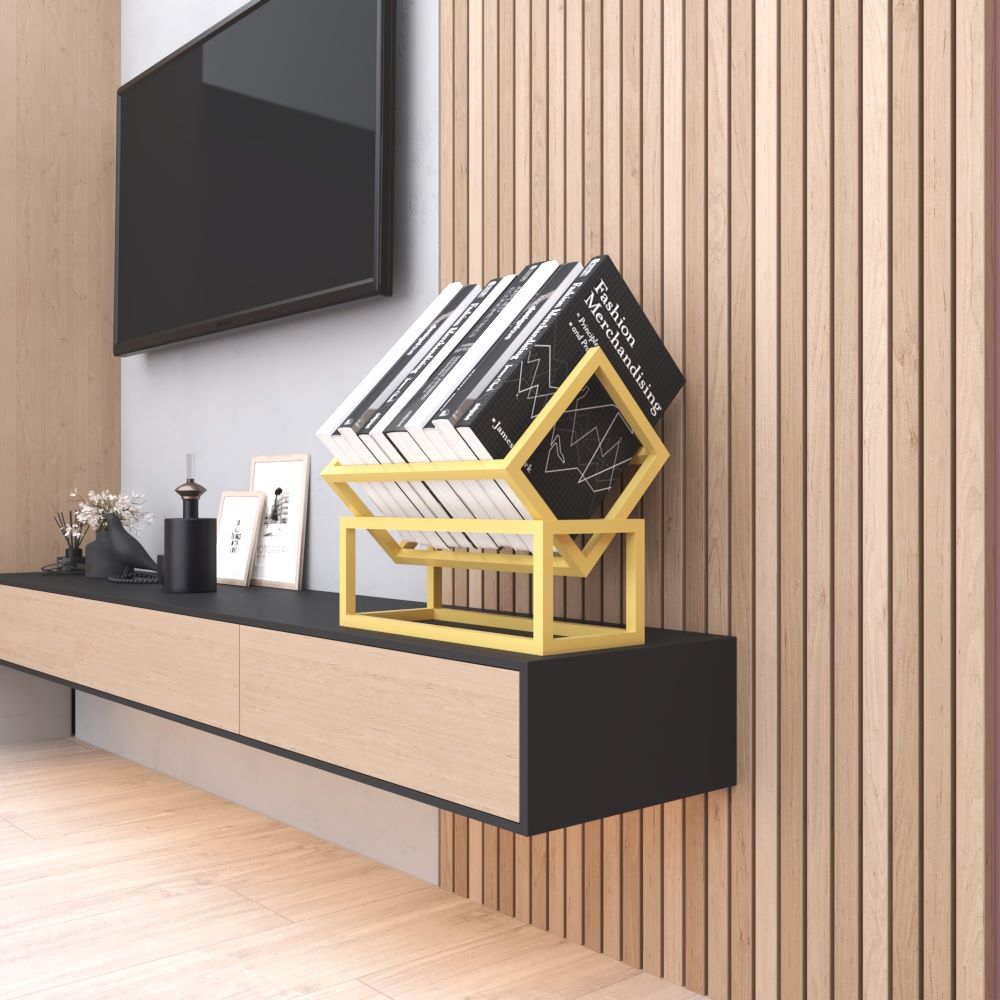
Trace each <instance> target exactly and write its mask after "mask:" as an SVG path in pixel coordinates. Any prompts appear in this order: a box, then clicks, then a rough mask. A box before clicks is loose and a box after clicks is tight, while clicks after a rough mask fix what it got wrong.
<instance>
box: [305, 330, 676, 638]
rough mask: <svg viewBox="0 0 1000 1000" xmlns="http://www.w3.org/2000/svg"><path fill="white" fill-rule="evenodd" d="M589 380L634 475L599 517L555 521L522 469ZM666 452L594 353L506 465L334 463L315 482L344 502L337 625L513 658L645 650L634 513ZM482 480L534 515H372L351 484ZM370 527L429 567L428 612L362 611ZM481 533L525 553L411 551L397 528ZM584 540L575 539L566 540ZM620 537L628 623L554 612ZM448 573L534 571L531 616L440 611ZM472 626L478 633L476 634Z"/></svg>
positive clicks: (386, 543) (395, 551)
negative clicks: (626, 443)
mask: <svg viewBox="0 0 1000 1000" xmlns="http://www.w3.org/2000/svg"><path fill="white" fill-rule="evenodd" d="M594 376H596V377H597V378H598V379H599V381H600V382H601V384H602V385H603V386H604V388H605V389H606V390H607V392H608V395H609V396H610V397H611V398H612V399H613V400H614V402H615V403H616V404H617V406H618V408H619V409H620V410H621V412H622V415H623V416H624V417H625V419H626V420H627V421H628V423H629V426H630V427H631V428H632V431H633V433H634V434H635V435H636V437H638V438H639V441H640V445H641V447H640V450H639V451H638V453H637V454H636V456H635V459H634V460H633V465H634V472H633V474H632V477H631V478H630V479H629V480H628V482H627V483H626V484H625V485H624V487H623V488H622V491H621V493H620V494H619V496H618V498H617V499H616V500H615V502H614V503H613V504H612V506H611V509H610V510H609V511H608V514H607V516H606V517H603V518H597V519H593V520H577V521H566V520H562V521H561V520H559V519H558V518H556V517H555V515H554V514H553V513H552V511H551V510H550V508H549V507H548V505H547V504H546V503H545V501H544V500H543V499H542V497H541V496H540V495H539V493H538V491H537V490H536V489H535V488H534V487H533V486H532V485H531V483H530V481H529V480H528V477H527V476H526V475H525V473H524V468H523V467H524V464H525V462H527V461H528V460H529V458H530V457H531V455H532V454H533V453H534V452H535V450H536V448H537V447H538V446H539V445H540V444H541V443H542V441H544V440H545V437H546V436H547V435H548V434H549V432H550V431H551V430H552V428H553V427H555V425H556V423H557V422H558V421H559V418H560V417H561V416H562V414H563V413H564V412H565V411H566V409H567V408H568V407H569V406H570V405H571V403H572V402H573V400H574V399H576V397H577V395H579V393H580V391H581V390H582V389H583V387H584V386H585V385H586V384H587V382H589V381H590V379H591V378H593V377H594ZM669 457H670V453H669V452H668V451H667V449H666V447H665V446H664V444H663V442H662V441H661V440H660V439H659V437H658V435H657V434H656V431H655V430H654V429H653V426H652V425H651V424H650V422H649V420H648V419H647V417H646V414H645V413H644V412H643V409H642V407H640V406H639V404H638V403H637V402H636V401H635V399H634V398H633V397H632V394H631V393H630V392H629V390H628V388H627V387H626V385H625V383H624V382H623V381H622V379H621V377H620V376H619V375H618V373H617V372H616V371H615V370H614V368H613V366H612V364H611V362H610V360H609V359H608V358H607V356H606V355H605V354H604V352H603V351H602V350H601V349H600V348H597V347H593V348H591V349H590V350H589V351H587V353H586V354H585V355H584V356H583V358H582V359H581V360H580V362H579V364H577V366H576V367H575V368H574V369H573V371H572V372H571V373H570V375H569V377H568V378H567V379H566V381H565V382H563V384H562V385H561V386H560V387H559V388H558V389H557V390H556V392H555V393H554V394H553V395H552V397H551V398H550V399H549V401H548V402H547V403H546V405H545V407H544V408H543V409H542V411H541V413H539V414H538V416H537V417H536V418H535V420H534V421H533V422H532V424H531V426H530V427H529V428H528V429H527V430H526V431H525V432H524V434H522V435H521V437H520V439H519V440H518V441H517V442H516V443H515V445H514V447H513V448H511V450H510V451H509V452H508V454H507V456H506V457H505V458H503V459H495V460H492V461H474V460H469V461H455V462H424V463H405V464H403V463H401V464H397V465H355V466H343V465H340V464H339V463H338V462H337V460H336V459H334V460H333V461H331V462H330V464H329V465H328V466H327V467H326V468H325V469H324V470H323V473H322V477H323V479H324V480H326V482H327V483H328V484H329V486H330V488H331V489H332V490H333V491H334V492H335V493H336V494H337V496H338V497H340V499H341V500H342V501H343V503H344V506H346V507H347V509H348V510H349V511H350V512H351V516H349V517H342V518H341V522H340V621H341V624H342V625H345V626H348V627H350V628H359V629H367V630H369V631H379V632H390V633H395V634H397V635H407V636H413V637H418V638H429V639H443V640H445V641H448V642H457V643H461V644H463V645H471V646H483V645H485V644H489V645H490V646H491V647H493V648H496V649H504V650H507V651H509V652H518V653H533V654H539V655H542V654H548V653H557V652H572V651H578V650H586V649H607V648H612V647H618V646H632V645H638V644H641V643H642V642H643V641H644V640H645V618H644V609H645V592H644V590H645V569H644V559H645V548H644V528H645V525H644V522H643V521H642V520H641V519H638V518H630V517H629V515H630V514H631V513H632V511H633V510H634V509H635V508H636V506H637V505H638V503H639V501H640V500H641V499H642V496H643V494H644V493H645V492H646V490H647V489H648V488H649V486H650V484H651V483H652V482H653V480H654V479H655V478H656V476H657V474H658V473H659V471H660V469H662V468H663V466H664V464H665V463H666V461H667V459H668V458H669ZM462 479H466V480H468V479H479V480H482V479H489V480H498V481H502V482H505V483H506V484H507V485H508V486H509V487H510V489H511V490H512V491H513V492H514V493H515V494H516V495H517V497H518V499H519V500H520V502H521V504H522V506H523V507H524V509H525V510H526V511H527V512H528V514H529V515H530V518H531V519H530V520H516V519H515V520H482V519H478V518H422V517H414V518H403V517H377V516H375V515H373V514H372V512H371V511H370V510H369V509H368V508H367V507H366V506H365V504H364V503H363V501H362V500H361V498H360V497H359V496H358V494H357V493H356V492H355V491H354V490H353V489H352V488H351V485H350V484H351V483H365V482H400V481H423V482H432V481H435V480H462ZM358 531H367V532H369V533H370V534H371V535H372V537H373V538H374V539H375V540H376V541H377V542H378V544H379V545H380V546H381V547H382V549H383V550H384V551H385V552H386V554H387V555H388V556H389V558H390V559H392V560H393V562H396V563H398V564H400V565H419V566H426V567H427V602H426V605H425V606H423V607H416V608H402V609H397V610H392V611H367V612H359V611H358V610H357V598H356V589H355V587H356V584H355V581H356V569H357V566H356V550H357V545H356V541H357V532H358ZM394 531H396V532H399V531H431V532H433V531H440V532H461V531H466V532H486V533H494V532H495V533H498V534H507V535H511V534H514V535H525V536H528V537H530V538H531V539H532V545H531V550H532V551H531V553H530V554H529V553H504V552H456V551H453V550H450V549H432V548H417V547H416V546H415V545H414V543H413V542H398V541H397V540H396V539H395V538H394V537H393V535H392V532H394ZM574 535H578V536H584V537H585V538H586V541H585V542H584V543H583V544H581V543H579V542H578V541H577V540H576V539H575V538H574V537H573V536H574ZM616 535H623V536H624V538H625V564H624V566H623V573H624V580H625V625H624V627H620V626H610V625H596V624H588V623H576V622H564V621H558V620H556V619H555V617H554V614H553V591H554V579H555V577H557V576H574V577H586V576H588V575H589V574H590V573H591V571H592V570H593V569H594V567H595V566H596V565H597V563H598V562H599V561H600V559H601V556H602V555H604V553H605V551H606V550H607V548H608V546H609V545H610V544H611V541H612V539H613V538H614V537H615V536H616ZM446 568H451V569H480V570H500V571H505V572H515V573H530V574H531V575H532V581H533V586H532V597H533V609H532V613H531V615H530V616H523V615H509V614H496V613H493V612H488V611H475V610H466V609H458V608H446V607H444V606H443V604H442V600H441V571H442V570H443V569H446ZM469 626H476V627H477V628H476V629H471V628H469ZM482 630H487V631H488V633H489V634H488V635H484V634H483V632H482Z"/></svg>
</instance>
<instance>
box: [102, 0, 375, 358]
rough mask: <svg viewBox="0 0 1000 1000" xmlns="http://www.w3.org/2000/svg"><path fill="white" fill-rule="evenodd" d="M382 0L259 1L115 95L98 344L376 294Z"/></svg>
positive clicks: (133, 347) (142, 346)
mask: <svg viewBox="0 0 1000 1000" xmlns="http://www.w3.org/2000/svg"><path fill="white" fill-rule="evenodd" d="M392 22H393V0H260V2H257V3H252V4H249V5H248V6H246V7H244V8H242V9H241V10H239V11H238V12H237V13H235V14H234V15H233V16H232V17H230V18H229V19H228V20H226V21H224V22H222V23H221V24H219V25H217V26H216V27H214V28H212V29H211V30H210V31H208V32H207V33H206V34H204V35H202V36H201V37H200V38H198V39H196V40H195V41H193V42H192V43H191V44H190V45H188V46H186V47H185V48H183V49H181V50H180V51H179V52H176V53H174V54H173V55H171V56H169V57H168V58H166V59H164V60H163V61H162V62H160V63H158V64H157V65H156V66H154V67H152V68H151V69H149V70H148V71H146V72H145V73H143V74H142V75H141V76H138V77H136V78H135V79H133V80H131V81H129V82H128V83H126V84H125V85H124V86H123V87H122V88H121V89H120V90H119V92H118V199H117V212H118V216H117V267H116V283H115V339H114V350H115V354H119V355H121V354H130V353H134V352H136V351H143V350H146V349H148V348H151V347H156V346H159V345H162V344H167V343H170V342H172V341H176V340H183V339H186V338H189V337H195V336H199V335H202V334H206V333H212V332H215V331H218V330H228V329H231V328H233V327H237V326H243V325H245V324H247V323H254V322H258V321H260V320H263V319H269V318H273V317H276V316H282V315H287V314H289V313H293V312H301V311H303V310H306V309H315V308H318V307H320V306H326V305H332V304H334V303H337V302H344V301H347V300H349V299H356V298H361V297H363V296H368V295H376V294H389V292H390V291H391V245H390V244H391V229H390V226H391V215H392V207H391V196H390V195H391V156H392V135H391V131H392V129H391V122H392V44H393V42H392V35H393V30H392V29H393V23H392Z"/></svg>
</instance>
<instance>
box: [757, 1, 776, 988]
mask: <svg viewBox="0 0 1000 1000" xmlns="http://www.w3.org/2000/svg"><path fill="white" fill-rule="evenodd" d="M754 32H755V43H754V44H755V60H754V68H755V79H754V107H755V130H756V131H755V139H756V141H755V151H754V152H755V163H754V181H755V191H754V198H755V203H756V211H755V218H756V228H755V233H754V272H755V273H754V282H755V288H754V306H755V312H754V323H755V327H756V330H755V358H754V379H755V381H754V386H755V393H754V396H755V412H754V428H755V429H754V446H755V449H756V451H755V482H754V489H755V495H754V516H755V527H754V536H755V550H756V551H755V559H754V564H755V575H754V594H755V598H754V600H755V609H756V619H755V624H754V639H755V642H754V661H755V667H756V677H755V713H754V725H755V728H756V734H757V739H756V751H755V757H754V760H755V764H756V777H755V788H756V801H755V809H754V821H755V822H754V873H755V874H754V877H755V884H756V893H755V899H754V924H755V927H754V974H755V990H756V994H755V995H756V996H759V997H777V996H778V990H779V980H778V913H779V903H778V898H779V897H778V890H779V872H778V781H779V771H778V740H777V734H778V729H779V725H780V714H779V700H778V699H779V693H778V668H779V664H778V656H777V650H778V644H779V618H778V565H779V558H780V550H779V543H778V464H777V462H778V414H777V403H778V391H779V390H778V336H777V331H778V321H779V310H778V252H779V246H778V57H779V47H778V45H779V39H778V9H777V2H776V0H759V2H758V3H757V4H756V20H755V28H754Z"/></svg>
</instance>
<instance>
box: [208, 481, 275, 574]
mask: <svg viewBox="0 0 1000 1000" xmlns="http://www.w3.org/2000/svg"><path fill="white" fill-rule="evenodd" d="M265 502H266V498H265V496H264V494H263V493H260V492H255V491H253V490H223V492H222V497H221V499H220V500H219V522H218V535H217V541H216V551H215V565H216V570H215V573H216V578H217V580H218V582H219V583H229V584H233V585H234V586H237V587H248V586H250V575H251V574H252V573H253V567H254V562H255V561H256V559H257V546H258V544H259V542H260V528H261V522H262V521H263V519H264V503H265Z"/></svg>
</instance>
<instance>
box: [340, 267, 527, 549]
mask: <svg viewBox="0 0 1000 1000" xmlns="http://www.w3.org/2000/svg"><path fill="white" fill-rule="evenodd" d="M513 278H514V276H513V275H508V276H507V277H504V278H495V279H493V280H492V281H489V282H487V283H486V285H484V286H483V287H482V288H481V289H479V291H478V293H477V294H476V295H475V296H473V297H472V298H471V299H465V300H464V301H463V303H462V306H461V307H460V308H458V309H456V310H455V311H454V313H453V314H452V315H451V317H450V318H449V325H448V326H447V327H446V328H445V329H444V330H443V331H442V333H441V335H440V336H439V337H437V339H436V341H435V343H434V344H433V345H432V346H431V347H430V349H429V350H428V351H426V352H425V353H424V354H423V355H422V356H421V357H420V358H419V359H417V360H416V361H415V362H414V363H413V364H412V365H410V367H409V368H408V369H407V371H406V372H405V374H404V375H403V376H402V377H401V378H399V379H398V380H397V381H396V384H395V385H394V386H393V387H391V391H390V392H389V393H388V394H387V395H386V396H385V398H384V400H383V401H382V402H381V403H380V405H379V406H378V407H377V409H376V410H375V411H374V412H373V413H372V415H371V417H370V418H369V419H368V420H367V422H366V423H365V424H364V426H363V427H360V428H359V429H358V435H359V437H360V438H361V440H362V441H363V442H364V443H365V444H366V445H367V446H368V448H369V449H370V450H371V451H372V452H373V453H375V454H376V455H379V456H383V457H384V460H385V461H387V462H426V461H427V460H428V457H427V456H425V455H422V454H410V453H408V452H401V451H399V450H398V448H397V447H396V445H395V443H394V442H393V441H392V440H391V439H390V438H389V436H388V434H386V433H385V431H386V428H388V427H389V426H391V424H392V421H393V420H394V419H395V417H396V415H397V414H398V413H399V412H400V410H401V409H403V408H404V407H406V406H407V405H408V402H409V400H410V399H411V398H412V397H413V395H414V394H415V393H418V392H420V391H421V390H422V388H423V386H424V385H425V384H426V382H427V381H428V379H429V378H430V377H431V376H432V375H433V374H434V372H435V371H436V370H437V368H438V367H439V365H440V364H442V363H443V362H444V360H445V359H446V358H447V357H448V355H449V354H450V352H451V351H452V350H453V349H454V348H455V347H456V346H457V345H458V344H459V343H460V342H461V339H462V338H463V337H464V336H465V333H466V331H467V330H468V328H469V326H470V324H472V323H474V322H475V320H476V317H478V316H480V315H481V314H482V313H483V312H485V311H488V310H489V309H490V308H491V307H492V306H493V303H494V302H496V301H497V300H498V299H500V298H501V297H502V296H503V295H504V294H505V293H506V290H507V288H508V286H509V285H510V283H511V282H512V280H513ZM420 486H421V487H423V488H424V489H426V490H427V491H428V492H429V493H431V494H432V495H433V496H434V497H435V498H436V500H437V501H438V502H439V503H440V505H441V507H442V510H441V513H440V514H439V515H437V516H441V517H458V518H470V517H475V516H477V515H476V513H475V512H474V510H473V509H472V508H470V506H469V501H468V500H467V498H465V497H464V496H463V495H461V494H460V492H459V491H458V490H457V489H456V487H455V484H452V483H450V482H448V481H441V480H434V481H432V482H428V483H421V484H420ZM479 516H480V517H481V516H482V515H481V514H480V515H479ZM459 538H460V541H461V546H460V547H462V548H483V549H491V550H495V549H497V548H499V547H501V546H502V545H504V544H506V543H505V542H503V541H499V542H498V541H497V540H496V539H495V538H493V537H491V536H490V535H489V534H486V533H485V532H474V533H466V534H464V535H461V536H459Z"/></svg>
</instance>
